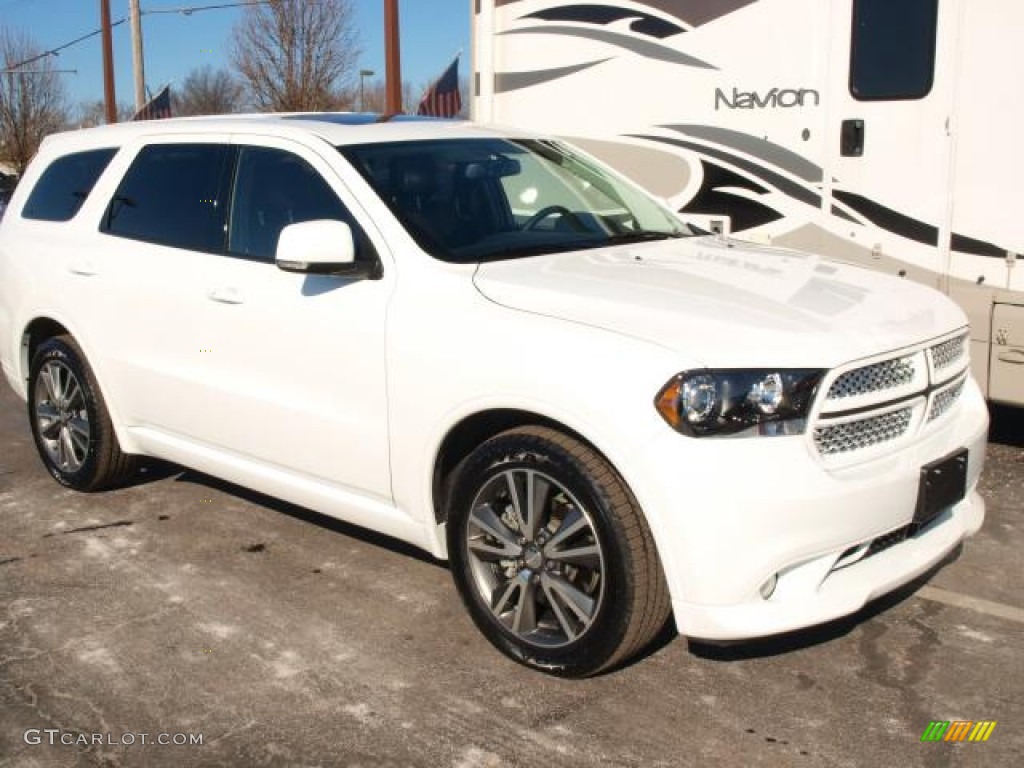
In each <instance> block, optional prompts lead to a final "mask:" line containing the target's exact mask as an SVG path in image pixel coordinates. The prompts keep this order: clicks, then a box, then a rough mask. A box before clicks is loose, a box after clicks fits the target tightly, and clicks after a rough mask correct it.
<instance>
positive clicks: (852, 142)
mask: <svg viewBox="0 0 1024 768" xmlns="http://www.w3.org/2000/svg"><path fill="white" fill-rule="evenodd" d="M839 154H841V155H842V156H843V157H862V156H863V155H864V121H863V120H843V125H842V128H841V129H840V132H839Z"/></svg>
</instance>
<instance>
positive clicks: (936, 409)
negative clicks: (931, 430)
mask: <svg viewBox="0 0 1024 768" xmlns="http://www.w3.org/2000/svg"><path fill="white" fill-rule="evenodd" d="M966 381H967V379H960V381H958V382H957V383H956V384H954V385H953V386H952V387H950V388H949V389H945V390H943V391H942V392H939V393H938V394H937V395H936V396H935V397H934V398H933V399H932V407H931V409H930V410H929V411H928V421H934V420H935V419H937V418H939V416H941V415H942V414H944V413H945V412H946V411H948V410H949V409H950V408H952V407H953V405H954V404H955V403H956V401H957V400H958V399H959V398H960V395H961V394H963V391H964V383H965V382H966Z"/></svg>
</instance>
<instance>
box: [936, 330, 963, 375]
mask: <svg viewBox="0 0 1024 768" xmlns="http://www.w3.org/2000/svg"><path fill="white" fill-rule="evenodd" d="M966 347H967V335H966V334H964V335H963V336H958V337H957V338H955V339H949V340H948V341H944V342H942V343H941V344H936V345H935V346H934V347H932V348H931V349H930V350H929V352H931V356H932V367H933V368H935V370H936V371H941V370H942V369H943V368H948V367H949V366H951V365H953V364H954V363H956V362H958V361H959V360H960V359H961V358H963V356H964V353H965V352H966Z"/></svg>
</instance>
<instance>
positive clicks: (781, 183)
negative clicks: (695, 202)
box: [629, 134, 821, 208]
mask: <svg viewBox="0 0 1024 768" xmlns="http://www.w3.org/2000/svg"><path fill="white" fill-rule="evenodd" d="M629 135H630V136H631V138H635V139H645V140H646V141H658V142H661V143H662V144H672V145H674V146H677V147H682V148H683V149H688V150H690V151H691V152H696V153H697V154H698V155H705V156H708V157H713V158H715V159H716V160H721V161H722V162H725V163H729V165H732V166H735V167H736V168H740V169H742V170H744V171H746V172H747V173H749V174H750V175H751V176H755V177H757V178H759V179H761V180H762V181H766V182H768V183H769V184H771V185H772V186H773V187H775V188H776V189H777V190H779V191H780V192H782V193H783V194H784V195H788V196H789V197H792V198H794V199H795V200H799V201H800V202H801V203H806V204H807V205H810V206H813V207H815V208H820V207H821V195H819V194H818V193H817V192H813V191H811V190H809V189H807V188H806V187H802V186H800V185H799V184H797V183H796V182H795V181H791V180H790V179H787V178H786V177H785V176H782V175H780V174H778V173H776V172H775V171H773V170H771V169H769V168H765V167H763V166H761V165H758V164H757V163H754V162H751V161H750V160H745V159H744V158H742V157H737V156H736V155H732V154H730V153H728V152H723V151H722V150H720V149H715V148H714V147H708V146H705V145H703V144H694V143H693V142H692V141H683V140H682V139H670V138H668V137H665V136H644V135H642V134H629Z"/></svg>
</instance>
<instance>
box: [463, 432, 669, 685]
mask: <svg viewBox="0 0 1024 768" xmlns="http://www.w3.org/2000/svg"><path fill="white" fill-rule="evenodd" d="M448 536H449V542H448V544H449V550H448V551H449V555H450V557H451V559H452V571H453V575H454V578H455V582H456V585H457V586H458V589H459V592H460V594H461V596H462V598H463V601H464V602H465V604H466V606H467V607H468V609H469V612H470V614H471V615H472V617H473V620H474V621H475V622H476V624H477V626H478V627H479V628H480V629H481V631H483V633H484V634H485V635H486V636H487V638H488V639H489V640H490V641H491V642H492V643H493V644H494V645H495V646H497V647H498V648H499V649H500V650H501V651H503V652H504V653H506V654H508V655H509V656H511V657H512V658H514V659H515V660H517V661H519V662H521V663H523V664H526V665H527V666H531V667H535V668H538V669H542V670H544V671H548V672H552V673H555V674H560V675H565V676H570V677H583V676H586V675H590V674H594V673H596V672H600V671H601V670H603V669H607V668H609V667H611V666H614V665H615V664H618V663H620V662H622V661H625V660H626V659H628V658H630V657H631V656H633V655H634V654H635V653H637V652H638V651H640V650H641V649H642V648H643V647H645V646H646V645H647V644H648V643H650V641H651V640H652V639H653V638H654V636H655V634H656V633H657V632H658V630H660V629H661V627H662V626H663V625H664V623H665V621H666V619H667V618H668V614H669V599H668V589H667V587H666V585H665V581H664V577H663V575H662V571H661V563H660V561H659V560H658V556H657V552H656V551H655V546H654V541H653V539H652V537H651V534H650V531H649V529H648V528H647V525H646V523H645V522H644V519H643V516H642V514H641V511H640V509H639V506H638V505H637V503H636V501H635V500H634V499H633V497H632V494H631V493H630V492H629V490H628V488H627V487H626V485H625V483H624V482H623V481H622V479H621V478H620V477H619V476H618V474H617V473H616V472H615V471H614V469H612V467H611V466H610V465H609V464H608V462H607V461H605V459H604V458H603V457H601V456H600V455H599V454H598V453H597V452H596V451H594V450H593V449H592V448H590V447H589V446H587V445H585V444H583V443H581V442H580V441H578V440H576V439H574V438H571V437H568V436H566V435H564V434H562V433H560V432H557V431H555V430H552V429H548V428H544V427H523V428H519V429H514V430H510V431H508V432H504V433H502V434H500V435H497V436H496V437H494V438H491V439H490V440H488V441H487V442H485V443H484V444H483V445H481V446H480V447H479V448H477V450H476V451H474V452H473V453H472V454H471V455H470V456H469V457H468V458H467V459H466V460H465V461H464V462H463V463H462V465H461V466H460V467H459V468H458V470H457V471H456V475H455V478H454V486H453V493H452V495H451V506H450V507H449V519H448Z"/></svg>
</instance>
